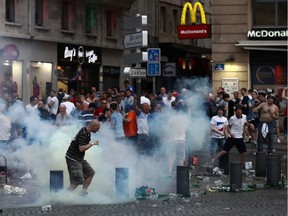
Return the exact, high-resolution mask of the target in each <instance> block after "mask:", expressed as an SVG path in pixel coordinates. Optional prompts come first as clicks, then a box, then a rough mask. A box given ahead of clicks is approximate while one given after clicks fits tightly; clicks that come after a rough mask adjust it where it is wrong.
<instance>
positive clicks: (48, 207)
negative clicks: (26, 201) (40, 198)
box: [42, 205, 52, 211]
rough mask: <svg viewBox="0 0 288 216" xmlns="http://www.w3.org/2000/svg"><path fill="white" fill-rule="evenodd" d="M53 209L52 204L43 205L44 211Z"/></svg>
mask: <svg viewBox="0 0 288 216" xmlns="http://www.w3.org/2000/svg"><path fill="white" fill-rule="evenodd" d="M51 210H52V206H51V205H45V206H42V211H51Z"/></svg>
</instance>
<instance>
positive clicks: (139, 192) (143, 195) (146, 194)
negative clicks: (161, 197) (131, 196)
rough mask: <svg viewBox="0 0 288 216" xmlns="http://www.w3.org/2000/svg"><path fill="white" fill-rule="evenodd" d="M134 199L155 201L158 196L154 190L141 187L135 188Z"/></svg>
mask: <svg viewBox="0 0 288 216" xmlns="http://www.w3.org/2000/svg"><path fill="white" fill-rule="evenodd" d="M135 197H136V199H147V198H149V199H156V198H158V194H157V193H156V192H155V189H154V188H152V187H148V186H141V187H139V188H136V191H135Z"/></svg>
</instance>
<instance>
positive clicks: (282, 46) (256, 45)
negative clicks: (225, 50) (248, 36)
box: [235, 40, 288, 52]
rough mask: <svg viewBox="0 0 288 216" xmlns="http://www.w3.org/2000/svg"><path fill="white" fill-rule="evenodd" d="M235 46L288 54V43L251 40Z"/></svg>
mask: <svg viewBox="0 0 288 216" xmlns="http://www.w3.org/2000/svg"><path fill="white" fill-rule="evenodd" d="M235 46H238V47H243V49H246V50H266V51H284V52H287V46H288V45H287V41H285V40H283V41H279V40H278V41H273V40H257V41H256V40H249V41H238V43H236V44H235Z"/></svg>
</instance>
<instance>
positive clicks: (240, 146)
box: [223, 137, 246, 154]
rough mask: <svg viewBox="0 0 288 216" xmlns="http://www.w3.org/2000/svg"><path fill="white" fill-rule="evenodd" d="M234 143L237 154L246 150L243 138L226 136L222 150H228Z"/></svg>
mask: <svg viewBox="0 0 288 216" xmlns="http://www.w3.org/2000/svg"><path fill="white" fill-rule="evenodd" d="M234 145H236V148H237V149H238V152H239V154H241V153H245V152H246V145H245V143H244V139H243V138H231V137H230V138H228V139H227V140H226V142H225V144H224V147H223V150H224V151H227V152H229V151H230V149H231V148H232V147H233V146H234Z"/></svg>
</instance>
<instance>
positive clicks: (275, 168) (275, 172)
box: [267, 156, 281, 186]
mask: <svg viewBox="0 0 288 216" xmlns="http://www.w3.org/2000/svg"><path fill="white" fill-rule="evenodd" d="M280 171H281V170H280V169H279V165H278V158H277V157H275V156H269V157H267V184H268V185H271V186H276V185H277V184H278V181H279V180H280V179H279V173H280ZM280 175H281V173H280Z"/></svg>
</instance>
